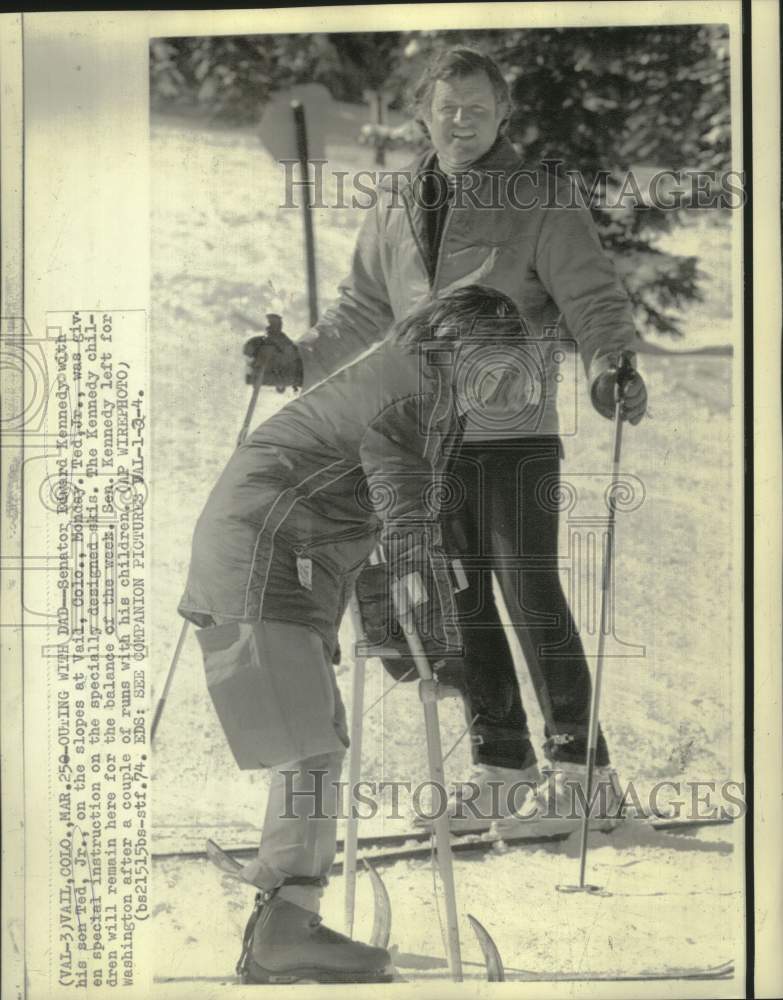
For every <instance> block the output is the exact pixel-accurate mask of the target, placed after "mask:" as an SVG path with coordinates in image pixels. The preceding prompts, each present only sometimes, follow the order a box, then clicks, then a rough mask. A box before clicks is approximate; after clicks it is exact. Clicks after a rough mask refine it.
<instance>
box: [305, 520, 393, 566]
mask: <svg viewBox="0 0 783 1000" xmlns="http://www.w3.org/2000/svg"><path fill="white" fill-rule="evenodd" d="M379 535H380V529H375V530H373V531H368V530H367V528H359V527H356V528H348V529H346V530H345V531H340V532H337V533H335V534H330V535H324V536H323V537H321V538H318V539H314V540H312V541H310V542H303V543H299V544H295V545H293V546H292V549H293V552H294V555H295V556H296V558H297V561H299V560H307V559H311V560H312V561H313V562H314V563H318V565H319V566H320V567H321V568H322V569H325V570H327V572H330V573H334V574H336V575H338V576H342V575H343V574H345V573H353V572H354V571H355V570H357V569H358V568H359V567H360V566H361V565H362V564H363V563H364V562H366V560H367V559H368V558H369V555H370V553H371V552H372V550H373V548H374V547H375V545H377V543H378V537H379Z"/></svg>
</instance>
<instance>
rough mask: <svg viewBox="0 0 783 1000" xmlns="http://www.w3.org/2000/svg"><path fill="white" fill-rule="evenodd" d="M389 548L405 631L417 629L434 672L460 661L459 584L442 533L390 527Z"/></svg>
mask: <svg viewBox="0 0 783 1000" xmlns="http://www.w3.org/2000/svg"><path fill="white" fill-rule="evenodd" d="M433 533H435V535H436V536H437V537H433ZM385 545H386V553H387V560H388V571H389V589H390V595H391V599H392V604H391V606H392V608H393V609H394V611H395V617H396V618H397V620H398V621H399V622H400V624H401V625H402V628H403V632H404V631H405V630H406V628H407V627H409V626H412V627H413V629H414V630H415V632H416V634H417V636H418V637H419V639H420V640H421V642H422V644H423V646H424V652H425V653H426V654H427V656H428V657H429V659H430V661H431V663H430V666H432V667H433V668H434V667H435V665H436V663H437V661H439V660H440V659H442V658H444V657H452V656H460V655H461V653H462V636H461V633H460V628H459V625H458V624H457V610H456V604H455V601H454V582H453V580H452V576H451V572H450V568H449V563H448V559H447V557H446V555H445V553H444V551H443V549H442V547H441V545H440V528H439V527H438V526H436V525H427V526H426V527H423V529H422V528H420V527H419V526H417V527H416V528H413V529H412V528H411V526H406V527H405V529H404V530H403V531H397V530H394V529H392V530H391V531H389V530H388V528H387V531H386V538H385ZM395 598H396V602H397V603H395Z"/></svg>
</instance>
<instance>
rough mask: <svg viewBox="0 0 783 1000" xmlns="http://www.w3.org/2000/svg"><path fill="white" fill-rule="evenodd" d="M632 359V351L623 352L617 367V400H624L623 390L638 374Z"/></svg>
mask: <svg viewBox="0 0 783 1000" xmlns="http://www.w3.org/2000/svg"><path fill="white" fill-rule="evenodd" d="M632 359H633V354H632V353H631V352H630V351H623V352H622V354H621V355H620V358H619V363H618V365H617V381H616V383H615V398H616V399H617V400H620V399H622V398H623V390H624V388H625V386H626V385H627V384H628V383H629V382H630V381H631V379H632V378H633V376H634V374H635V372H636V369H635V368H634V365H633V360H632Z"/></svg>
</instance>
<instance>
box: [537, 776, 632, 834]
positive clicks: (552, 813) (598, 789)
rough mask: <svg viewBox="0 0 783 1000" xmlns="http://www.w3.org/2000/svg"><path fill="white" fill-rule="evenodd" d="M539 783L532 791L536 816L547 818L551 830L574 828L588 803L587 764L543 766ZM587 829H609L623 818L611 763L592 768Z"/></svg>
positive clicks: (621, 799) (570, 829)
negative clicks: (588, 826) (588, 825)
mask: <svg viewBox="0 0 783 1000" xmlns="http://www.w3.org/2000/svg"><path fill="white" fill-rule="evenodd" d="M541 773H542V775H543V777H542V780H541V783H540V784H539V786H538V788H537V789H536V791H535V800H534V803H533V805H534V806H535V809H536V815H535V818H536V819H541V820H546V826H547V829H551V830H552V832H557V833H559V832H567V831H572V830H576V829H578V828H579V827H581V825H582V821H583V817H584V807H585V804H586V803H587V767H586V765H585V764H575V763H571V762H565V761H563V762H560V761H558V762H556V763H552V765H551V766H550V767H542V768H541ZM591 799H592V804H589V805H588V808H589V810H590V812H589V815H590V829H591V830H603V831H605V832H608V831H610V830H614V828H615V827H616V826H618V825H619V824H620V823H622V821H623V819H624V818H625V817H624V815H623V807H624V798H623V791H622V788H621V787H620V779H619V778H618V776H617V771H615V769H614V768H613V767H608V766H603V767H594V768H593V787H592V791H591Z"/></svg>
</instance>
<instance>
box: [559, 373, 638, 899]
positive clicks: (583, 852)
mask: <svg viewBox="0 0 783 1000" xmlns="http://www.w3.org/2000/svg"><path fill="white" fill-rule="evenodd" d="M632 372H633V368H632V367H631V363H630V360H629V358H628V356H627V355H623V356H622V358H621V361H620V366H619V368H618V370H617V378H616V381H615V387H614V444H613V447H612V481H611V483H610V486H609V496H608V503H609V519H608V522H607V526H606V544H605V548H604V563H603V571H602V575H601V619H600V621H601V626H600V629H599V631H598V650H597V653H596V663H595V677H594V678H593V693H592V698H591V699H590V722H589V725H588V731H587V760H586V772H587V773H586V776H585V808H584V813H583V815H582V834H581V841H580V845H579V885H577V886H573V885H566V886H558V888H559V889H561V891H563V892H599V891H600V887H599V886H596V885H587V884H585V868H586V866H587V835H588V832H589V827H590V811H591V806H592V794H593V776H594V772H595V755H596V750H597V747H598V707H599V705H600V703H601V681H602V679H603V667H604V648H605V644H606V636H607V633H608V631H609V591H610V587H611V580H612V559H613V555H614V529H615V514H616V511H617V507H616V502H615V493H616V488H617V484H618V482H619V478H620V446H621V444H622V438H623V420H622V403H623V391H622V390H623V383H624V382H625V381H627V379H628V377H629V375H630V374H631V373H632Z"/></svg>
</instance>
